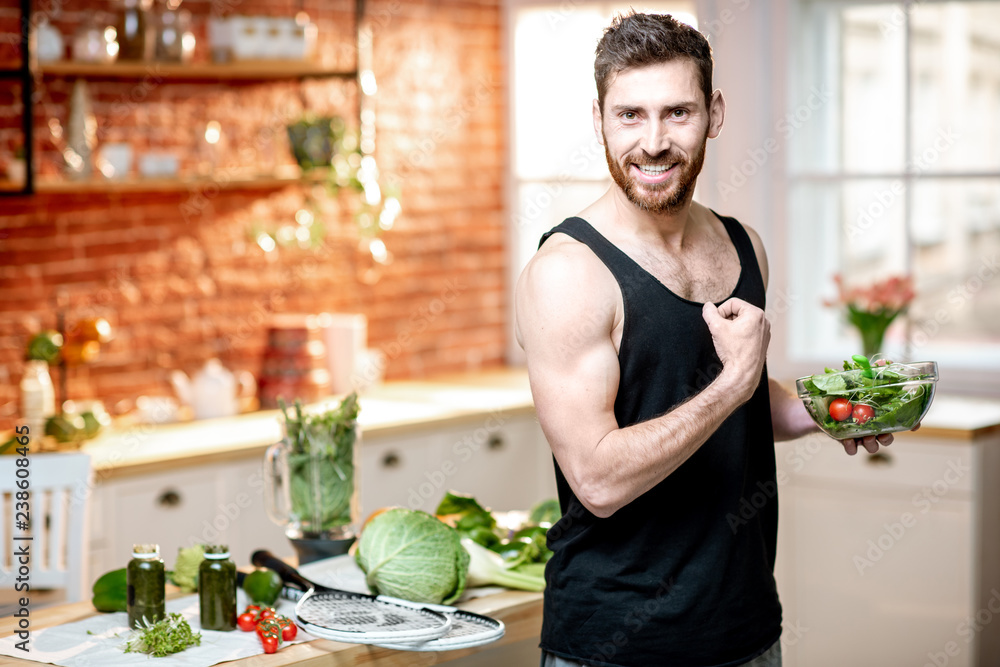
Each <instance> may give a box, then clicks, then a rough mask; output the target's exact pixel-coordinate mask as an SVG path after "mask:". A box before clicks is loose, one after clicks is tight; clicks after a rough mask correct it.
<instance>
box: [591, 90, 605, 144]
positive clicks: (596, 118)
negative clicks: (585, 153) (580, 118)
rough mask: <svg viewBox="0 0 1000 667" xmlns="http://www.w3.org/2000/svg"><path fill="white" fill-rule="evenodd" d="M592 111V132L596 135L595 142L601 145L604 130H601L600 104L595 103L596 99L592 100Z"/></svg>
mask: <svg viewBox="0 0 1000 667" xmlns="http://www.w3.org/2000/svg"><path fill="white" fill-rule="evenodd" d="M593 113H594V134H596V135H597V143H599V144H601V145H602V146H603V145H604V132H603V131H602V130H603V127H602V123H603V119H602V118H601V105H600V104H598V103H597V100H594V110H593Z"/></svg>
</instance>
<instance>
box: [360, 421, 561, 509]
mask: <svg viewBox="0 0 1000 667" xmlns="http://www.w3.org/2000/svg"><path fill="white" fill-rule="evenodd" d="M364 439H365V443H364V446H363V447H362V450H361V451H362V486H361V511H362V514H363V515H365V516H366V515H367V514H369V513H370V512H372V511H374V510H376V509H378V508H379V507H385V506H390V505H399V506H402V507H409V508H411V509H420V510H424V511H427V512H433V511H434V509H435V508H436V507H437V504H438V502H440V500H441V497H442V496H443V495H444V494H445V492H446V491H448V490H454V491H459V492H462V493H470V494H472V495H474V496H475V497H476V499H477V500H479V501H480V502H481V503H482V504H483V505H485V506H488V507H490V508H492V509H495V510H512V509H528V508H529V507H531V505H533V504H534V503H536V502H538V501H539V500H542V499H544V498H550V497H554V496H555V477H554V473H553V470H552V459H551V454H550V453H549V447H548V443H547V442H546V441H545V437H544V436H543V435H542V430H541V427H540V426H539V425H538V422H537V421H536V419H535V417H534V414H533V413H524V414H520V415H503V414H491V415H488V416H484V418H483V419H477V420H475V421H468V422H466V423H463V424H460V425H454V426H447V427H443V428H437V429H433V430H423V431H421V432H419V433H415V434H410V435H398V434H397V435H384V436H383V435H380V436H367V435H366V436H364Z"/></svg>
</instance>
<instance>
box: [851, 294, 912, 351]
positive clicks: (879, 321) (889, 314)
mask: <svg viewBox="0 0 1000 667" xmlns="http://www.w3.org/2000/svg"><path fill="white" fill-rule="evenodd" d="M899 313H900V311H889V310H885V309H883V310H879V311H876V312H869V311H865V310H859V309H857V308H855V307H853V306H848V311H847V319H848V321H849V322H850V323H851V324H853V325H854V326H855V327H856V328H857V330H858V332H859V333H860V334H861V348H862V351H863V353H864V355H865V356H866V357H868V358H869V359H871V358H872V357H873V356H875V355H876V354H878V353H880V352H882V351H883V350H882V345H883V342H884V340H885V332H886V331H888V329H889V325H890V324H892V322H893V320H895V319H896V317H897V316H898V315H899Z"/></svg>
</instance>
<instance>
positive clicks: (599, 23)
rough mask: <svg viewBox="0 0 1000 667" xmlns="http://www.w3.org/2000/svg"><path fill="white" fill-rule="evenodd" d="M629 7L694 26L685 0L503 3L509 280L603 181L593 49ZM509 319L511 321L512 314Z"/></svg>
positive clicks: (512, 354)
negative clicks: (508, 93)
mask: <svg viewBox="0 0 1000 667" xmlns="http://www.w3.org/2000/svg"><path fill="white" fill-rule="evenodd" d="M633 8H634V9H635V11H637V12H653V13H660V14H673V15H674V16H675V17H676V18H677V19H678V20H681V21H684V22H685V23H688V24H690V25H695V26H697V21H696V19H695V3H694V2H693V1H673V2H671V1H669V0H666V1H663V2H657V3H654V4H651V5H633V4H628V3H600V2H593V3H592V2H575V1H572V0H571V1H561V2H557V3H552V4H528V3H517V2H515V3H513V4H511V5H509V15H508V22H507V24H508V25H509V26H510V34H509V35H508V44H509V53H510V54H511V55H510V58H511V59H510V72H511V82H512V85H511V97H512V99H511V105H510V106H511V113H512V116H511V125H512V128H511V129H512V132H511V139H512V142H511V144H512V149H511V150H512V155H511V161H510V163H511V166H512V174H511V201H512V203H511V217H512V219H511V224H510V227H511V234H510V244H509V247H510V271H511V276H510V279H511V286H512V288H513V285H514V283H515V281H516V280H517V276H519V275H520V273H521V270H522V269H523V268H524V265H525V264H526V263H527V262H528V260H529V259H531V257H532V255H534V254H535V250H536V248H537V246H538V239H539V238H540V237H541V235H542V234H543V233H545V232H546V231H548V230H549V229H551V228H552V227H554V226H556V225H558V224H559V223H560V222H561V221H562V220H563V219H564V218H566V217H569V216H571V215H573V214H575V213H577V212H579V211H580V210H581V209H582V208H584V207H585V206H587V205H588V204H590V203H591V202H593V201H594V200H595V199H597V198H598V197H600V196H601V195H602V194H603V193H604V191H605V190H607V189H608V187H610V185H611V177H610V176H609V175H608V167H607V162H606V161H605V157H604V148H603V147H602V146H601V145H600V144H599V143H598V142H597V139H596V138H595V137H594V127H593V122H592V120H591V104H592V101H593V100H594V99H596V97H597V89H596V86H595V83H594V49H595V48H596V47H597V42H598V41H599V40H600V38H601V35H602V34H603V32H604V29H605V28H606V27H607V26H608V25H609V24H610V23H611V19H612V18H613V17H614V16H615V15H616V14H624V13H628V12H629V11H630V10H631V9H633ZM511 307H513V306H511ZM509 321H510V322H511V323H512V324H511V327H513V321H514V318H513V315H511V317H510V318H509ZM510 341H511V343H510V345H509V349H508V358H509V360H510V361H512V362H517V361H521V360H523V358H524V357H523V354H522V351H521V350H520V348H519V347H518V345H517V342H516V340H514V337H513V335H511V336H510Z"/></svg>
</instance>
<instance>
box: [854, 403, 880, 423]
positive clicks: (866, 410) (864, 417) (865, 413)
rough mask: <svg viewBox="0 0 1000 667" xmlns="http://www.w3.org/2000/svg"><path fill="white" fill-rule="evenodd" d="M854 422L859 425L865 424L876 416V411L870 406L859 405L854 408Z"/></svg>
mask: <svg viewBox="0 0 1000 667" xmlns="http://www.w3.org/2000/svg"><path fill="white" fill-rule="evenodd" d="M852 414H853V415H854V421H856V422H857V423H859V424H864V423H865V422H866V421H868V420H869V419H871V418H872V417H874V416H875V410H874V409H873V408H872V406H870V405H865V404H864V403H858V404H857V405H855V406H854V411H853V413H852Z"/></svg>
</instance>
